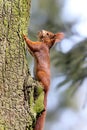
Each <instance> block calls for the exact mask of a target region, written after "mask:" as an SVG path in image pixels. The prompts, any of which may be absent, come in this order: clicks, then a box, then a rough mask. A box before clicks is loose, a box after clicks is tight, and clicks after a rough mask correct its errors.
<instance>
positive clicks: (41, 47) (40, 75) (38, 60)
mask: <svg viewBox="0 0 87 130" xmlns="http://www.w3.org/2000/svg"><path fill="white" fill-rule="evenodd" d="M23 37H24V39H25V41H26V44H27V46H28V48H29V51H30V53H31V54H32V55H33V57H34V59H35V70H34V71H35V78H36V79H37V80H38V81H40V82H41V83H42V85H43V88H44V112H42V114H41V115H40V116H39V117H38V119H37V122H36V125H35V128H34V130H43V127H44V122H45V117H46V105H47V95H48V91H49V87H50V52H49V51H50V48H51V47H52V46H53V45H54V43H55V42H59V41H61V39H62V38H63V37H64V35H63V33H57V34H53V33H51V32H48V31H45V30H42V31H40V32H39V33H38V39H39V41H36V42H33V41H31V40H30V39H28V38H27V37H26V36H25V35H23Z"/></svg>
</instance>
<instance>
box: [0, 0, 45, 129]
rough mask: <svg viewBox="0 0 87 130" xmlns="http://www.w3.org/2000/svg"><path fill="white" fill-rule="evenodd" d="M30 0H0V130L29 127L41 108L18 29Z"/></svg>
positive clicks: (39, 91)
mask: <svg viewBox="0 0 87 130" xmlns="http://www.w3.org/2000/svg"><path fill="white" fill-rule="evenodd" d="M30 3H31V0H0V130H32V129H33V127H34V125H35V121H36V117H37V116H38V114H40V113H41V112H42V111H43V107H44V105H43V98H44V96H43V90H42V87H41V85H40V84H39V83H38V82H37V81H35V80H33V79H32V77H31V76H30V73H29V70H28V65H27V61H26V57H25V50H24V47H25V45H24V43H23V38H22V33H26V32H27V25H28V22H29V14H30Z"/></svg>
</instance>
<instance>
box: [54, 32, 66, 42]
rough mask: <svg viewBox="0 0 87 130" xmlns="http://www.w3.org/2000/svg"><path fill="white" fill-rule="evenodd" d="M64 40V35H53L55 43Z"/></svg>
mask: <svg viewBox="0 0 87 130" xmlns="http://www.w3.org/2000/svg"><path fill="white" fill-rule="evenodd" d="M63 38H64V33H62V32H61V33H56V34H55V42H60V41H61V40H62V39H63Z"/></svg>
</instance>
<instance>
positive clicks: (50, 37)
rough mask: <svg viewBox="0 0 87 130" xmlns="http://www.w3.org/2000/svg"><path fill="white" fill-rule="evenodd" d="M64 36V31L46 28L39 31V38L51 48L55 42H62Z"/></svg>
mask: <svg viewBox="0 0 87 130" xmlns="http://www.w3.org/2000/svg"><path fill="white" fill-rule="evenodd" d="M63 38H64V34H63V33H56V34H54V33H52V32H49V31H46V30H42V31H40V32H38V39H39V41H41V42H43V43H45V44H47V45H48V46H49V48H51V47H52V46H53V44H54V43H56V42H60V41H61V40H62V39H63Z"/></svg>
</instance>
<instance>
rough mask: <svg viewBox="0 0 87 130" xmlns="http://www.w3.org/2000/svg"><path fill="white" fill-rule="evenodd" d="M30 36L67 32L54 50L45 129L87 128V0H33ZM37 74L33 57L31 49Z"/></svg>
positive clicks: (30, 63)
mask: <svg viewBox="0 0 87 130" xmlns="http://www.w3.org/2000/svg"><path fill="white" fill-rule="evenodd" d="M31 5H32V7H31V20H30V24H29V28H28V34H29V37H30V38H31V39H32V40H37V32H38V31H40V30H42V29H45V30H48V31H52V32H54V33H56V32H64V33H65V38H64V39H63V40H62V41H61V42H60V43H57V44H56V45H55V46H54V47H53V49H52V50H51V54H50V55H51V87H50V92H49V95H48V105H47V117H46V123H45V128H44V130H48V129H49V130H87V13H86V10H87V0H32V4H31ZM27 57H28V61H29V66H30V65H31V73H32V75H33V64H34V63H33V62H34V61H33V59H32V57H31V56H30V54H29V53H27Z"/></svg>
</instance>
